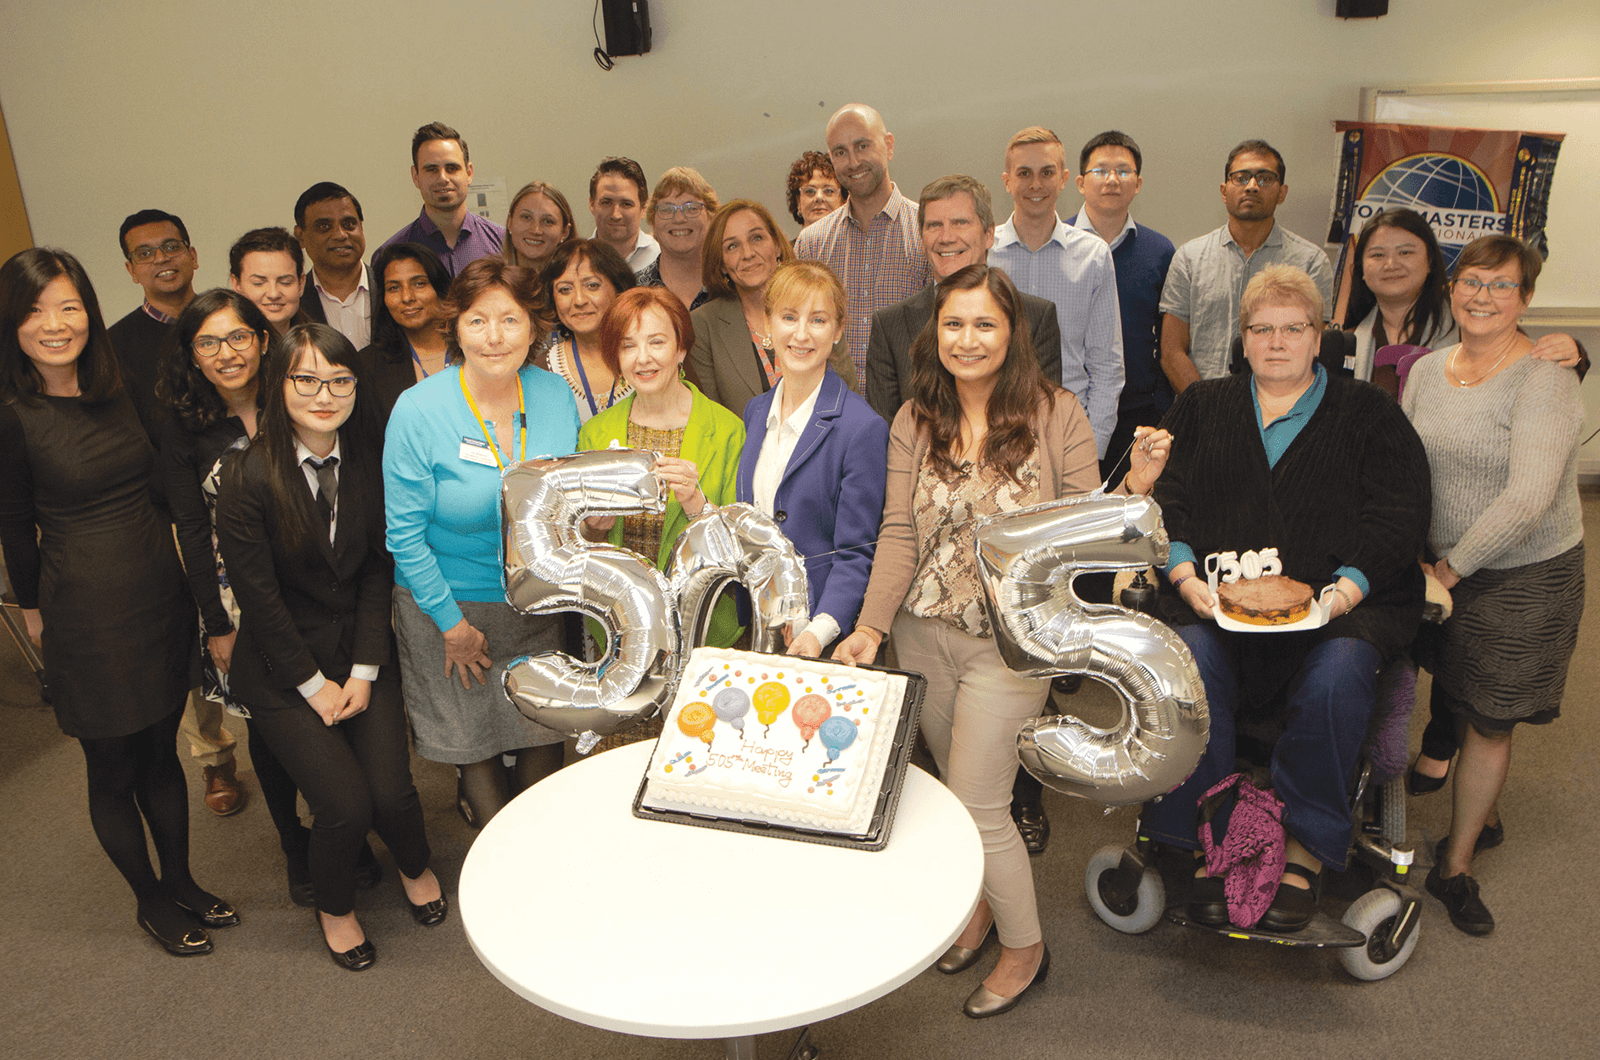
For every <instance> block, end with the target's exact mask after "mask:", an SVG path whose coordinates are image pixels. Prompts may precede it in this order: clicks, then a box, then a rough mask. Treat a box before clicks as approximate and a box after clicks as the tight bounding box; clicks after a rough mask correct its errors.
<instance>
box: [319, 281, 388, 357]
mask: <svg viewBox="0 0 1600 1060" xmlns="http://www.w3.org/2000/svg"><path fill="white" fill-rule="evenodd" d="M309 279H310V281H311V287H312V289H313V290H315V291H316V292H317V297H318V298H319V299H320V300H321V301H322V315H323V316H324V317H326V318H327V320H328V323H329V324H330V325H332V326H333V327H334V328H335V329H337V330H338V331H339V332H340V333H341V334H342V335H344V337H345V338H347V339H349V340H350V344H351V345H352V346H354V347H355V348H356V349H358V350H364V349H366V348H367V346H369V345H371V343H372V276H371V273H370V271H369V270H368V269H367V263H366V262H362V263H361V279H360V280H359V281H358V282H357V283H356V289H355V290H354V291H351V292H350V297H349V298H345V299H343V300H341V299H339V298H338V297H336V296H334V295H331V294H329V293H328V292H327V291H325V290H324V289H323V287H322V281H321V280H320V279H318V278H317V270H316V269H315V268H313V269H312V270H311V272H310V274H309Z"/></svg>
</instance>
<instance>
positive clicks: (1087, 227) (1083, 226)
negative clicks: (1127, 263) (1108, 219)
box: [1072, 206, 1139, 250]
mask: <svg viewBox="0 0 1600 1060" xmlns="http://www.w3.org/2000/svg"><path fill="white" fill-rule="evenodd" d="M1072 227H1073V228H1076V229H1078V230H1079V231H1083V232H1088V233H1089V234H1090V235H1094V236H1097V235H1099V234H1100V233H1099V232H1098V231H1096V230H1095V227H1094V222H1093V221H1091V220H1089V208H1088V207H1087V206H1080V207H1078V216H1076V217H1074V218H1073V219H1072ZM1138 228H1139V226H1138V225H1136V224H1134V223H1133V214H1131V213H1130V214H1129V215H1128V216H1127V217H1126V218H1124V219H1123V222H1122V231H1120V232H1118V233H1117V238H1115V239H1113V240H1112V241H1111V242H1110V243H1107V244H1106V246H1108V247H1110V248H1111V249H1112V250H1116V249H1117V248H1118V247H1120V246H1122V241H1123V240H1124V239H1127V238H1128V233H1129V232H1133V231H1137V230H1138Z"/></svg>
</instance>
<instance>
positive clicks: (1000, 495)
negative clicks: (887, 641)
mask: <svg viewBox="0 0 1600 1060" xmlns="http://www.w3.org/2000/svg"><path fill="white" fill-rule="evenodd" d="M630 440H631V439H630ZM1017 479H1018V481H1016V482H1013V481H1012V480H1011V479H1009V478H1007V477H1006V476H1005V475H1004V474H1003V473H1001V472H1000V471H999V470H997V469H995V468H991V467H981V468H980V467H975V466H974V464H973V462H972V461H970V460H968V461H965V462H963V463H962V464H961V466H960V467H959V468H958V469H957V471H956V473H955V476H954V477H953V478H951V479H949V480H946V479H944V478H943V477H941V476H940V474H939V473H938V472H937V471H935V470H934V468H933V463H932V461H925V462H924V463H923V465H922V470H921V472H920V473H919V474H918V475H917V490H916V495H915V498H914V501H913V514H914V517H915V519H916V523H917V525H918V526H919V527H920V526H927V527H932V528H933V531H932V532H931V533H929V534H928V535H926V536H925V537H923V538H922V548H921V555H920V556H919V557H918V559H917V573H916V577H915V578H913V579H912V582H911V592H910V593H909V594H908V595H907V596H906V602H905V605H904V606H905V609H906V610H907V611H909V612H911V613H912V614H913V615H916V616H918V617H919V618H937V619H939V620H940V621H942V622H948V623H949V624H950V625H952V626H954V627H956V628H957V629H959V630H961V631H962V632H963V633H966V634H969V635H971V636H974V637H988V636H991V635H992V633H991V630H990V628H989V613H988V612H987V611H985V610H984V607H983V588H982V586H980V585H979V584H978V564H977V554H976V552H975V545H976V534H977V522H978V517H979V516H984V515H995V514H997V513H999V512H1011V511H1016V510H1017V509H1018V508H1026V507H1027V506H1028V505H1030V504H1033V503H1035V502H1036V501H1037V500H1038V498H1039V454H1038V452H1037V451H1035V452H1033V453H1032V454H1031V455H1030V456H1029V457H1028V459H1027V460H1025V461H1024V462H1023V463H1022V465H1021V466H1020V467H1018V468H1017Z"/></svg>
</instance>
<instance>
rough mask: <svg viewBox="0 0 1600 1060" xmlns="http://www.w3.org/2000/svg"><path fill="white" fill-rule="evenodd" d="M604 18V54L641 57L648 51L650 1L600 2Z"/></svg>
mask: <svg viewBox="0 0 1600 1060" xmlns="http://www.w3.org/2000/svg"><path fill="white" fill-rule="evenodd" d="M600 7H601V9H602V10H603V11H604V12H605V17H606V54H607V55H610V56H612V57H613V58H615V57H616V56H619V55H643V54H644V53H645V52H647V51H649V50H650V0H600Z"/></svg>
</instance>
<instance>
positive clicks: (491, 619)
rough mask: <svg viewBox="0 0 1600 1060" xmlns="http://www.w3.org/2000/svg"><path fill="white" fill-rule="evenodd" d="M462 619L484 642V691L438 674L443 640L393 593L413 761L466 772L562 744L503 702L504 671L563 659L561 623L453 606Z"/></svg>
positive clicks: (413, 605) (495, 607) (403, 596)
mask: <svg viewBox="0 0 1600 1060" xmlns="http://www.w3.org/2000/svg"><path fill="white" fill-rule="evenodd" d="M457 603H458V604H459V606H460V607H461V613H462V614H463V615H465V616H466V618H467V621H468V622H470V623H471V624H472V625H473V627H474V628H476V629H477V630H478V631H479V632H480V633H482V634H483V635H484V636H485V637H486V638H488V641H489V657H490V658H491V659H493V660H494V668H493V669H492V670H490V671H489V672H488V673H487V674H485V675H484V676H485V679H486V683H485V684H482V685H479V684H478V683H477V682H475V681H474V682H473V683H472V687H471V688H470V689H465V688H462V687H461V680H460V678H459V677H457V676H456V675H455V674H451V675H450V676H449V677H446V676H445V673H444V636H443V635H442V634H441V633H440V632H439V627H438V626H436V625H434V623H433V619H431V618H429V617H428V616H427V615H425V614H423V613H422V609H421V608H420V607H418V606H417V602H416V600H414V599H413V598H412V596H411V593H410V592H409V591H408V590H406V589H403V588H401V587H400V586H398V585H397V586H395V590H394V632H395V640H396V641H397V643H398V645H399V649H400V681H401V689H402V692H403V694H404V697H405V704H406V714H407V715H409V716H410V718H411V734H412V737H413V739H414V740H415V741H416V746H417V754H419V755H421V756H422V757H423V758H426V759H428V760H429V761H430V762H445V763H448V764H450V765H467V764H469V763H472V762H482V761H483V760H484V759H487V758H493V757H494V756H495V755H497V754H503V753H505V752H506V751H515V750H517V749H518V748H522V747H539V746H542V745H544V744H552V743H560V742H561V741H562V740H563V739H565V737H564V736H562V735H561V734H560V733H558V732H556V731H555V730H554V729H547V728H545V727H544V726H543V725H538V724H535V723H534V722H531V721H529V720H528V719H527V718H525V717H523V716H522V714H521V712H520V711H518V710H517V708H516V707H514V706H512V705H511V701H510V700H509V699H507V698H506V693H505V688H504V686H503V684H502V677H503V675H504V674H505V670H506V664H507V663H509V662H511V661H512V660H513V659H516V658H517V657H518V656H521V655H536V654H538V653H539V652H542V651H561V650H562V647H563V644H562V635H563V630H562V624H561V618H560V616H551V615H523V614H518V613H517V612H516V611H514V610H512V608H511V605H509V604H507V603H505V602H503V601H491V602H479V601H474V600H460V601H457Z"/></svg>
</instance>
